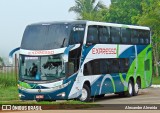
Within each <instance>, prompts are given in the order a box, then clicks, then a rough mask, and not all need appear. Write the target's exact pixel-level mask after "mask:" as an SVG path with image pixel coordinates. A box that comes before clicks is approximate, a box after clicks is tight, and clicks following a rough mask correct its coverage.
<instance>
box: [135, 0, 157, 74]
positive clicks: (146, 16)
mask: <svg viewBox="0 0 160 113" xmlns="http://www.w3.org/2000/svg"><path fill="white" fill-rule="evenodd" d="M142 7H143V14H142V15H141V16H139V17H138V19H139V21H138V24H140V25H145V26H149V27H150V28H151V30H152V47H153V59H154V66H155V70H156V71H155V74H156V76H159V70H158V61H160V57H159V55H160V46H159V45H160V1H159V0H143V2H142Z"/></svg>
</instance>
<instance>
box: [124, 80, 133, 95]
mask: <svg viewBox="0 0 160 113" xmlns="http://www.w3.org/2000/svg"><path fill="white" fill-rule="evenodd" d="M133 84H134V83H133V81H132V80H129V82H128V90H127V91H126V92H125V96H127V97H131V96H133V93H134V85H133Z"/></svg>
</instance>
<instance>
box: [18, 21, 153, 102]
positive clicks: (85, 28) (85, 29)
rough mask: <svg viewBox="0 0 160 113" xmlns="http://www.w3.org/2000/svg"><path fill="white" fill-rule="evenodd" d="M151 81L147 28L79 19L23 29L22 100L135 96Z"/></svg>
mask: <svg viewBox="0 0 160 113" xmlns="http://www.w3.org/2000/svg"><path fill="white" fill-rule="evenodd" d="M151 77H152V52H151V40H150V29H149V28H148V27H143V26H133V25H123V24H114V23H104V22H93V21H80V20H79V21H70V22H50V23H36V24H31V25H28V26H27V27H26V29H25V31H24V35H23V39H22V42H21V47H20V62H19V81H18V90H19V97H20V99H21V100H61V99H62V100H65V99H66V100H67V99H75V98H77V99H80V100H81V101H89V100H90V98H91V97H103V96H104V95H105V94H107V93H116V94H123V95H126V96H134V95H137V94H138V90H139V88H147V87H149V86H150V85H151Z"/></svg>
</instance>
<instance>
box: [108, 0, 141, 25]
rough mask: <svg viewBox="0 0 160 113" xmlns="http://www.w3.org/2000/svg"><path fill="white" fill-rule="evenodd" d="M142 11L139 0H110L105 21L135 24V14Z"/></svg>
mask: <svg viewBox="0 0 160 113" xmlns="http://www.w3.org/2000/svg"><path fill="white" fill-rule="evenodd" d="M141 13H142V6H141V0H111V5H110V8H109V14H108V15H106V21H108V22H113V23H120V24H136V23H137V21H138V20H137V19H136V18H135V16H137V15H139V14H141Z"/></svg>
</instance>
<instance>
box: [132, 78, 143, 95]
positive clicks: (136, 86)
mask: <svg viewBox="0 0 160 113" xmlns="http://www.w3.org/2000/svg"><path fill="white" fill-rule="evenodd" d="M140 85H141V82H140V79H137V80H136V83H135V84H134V92H133V95H134V96H137V95H138V92H139V89H140Z"/></svg>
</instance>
